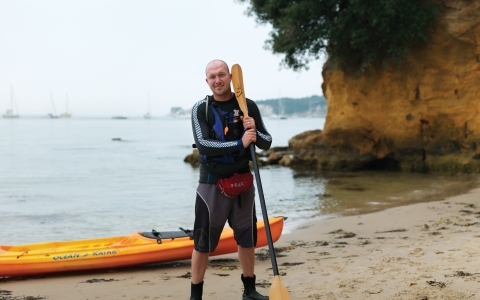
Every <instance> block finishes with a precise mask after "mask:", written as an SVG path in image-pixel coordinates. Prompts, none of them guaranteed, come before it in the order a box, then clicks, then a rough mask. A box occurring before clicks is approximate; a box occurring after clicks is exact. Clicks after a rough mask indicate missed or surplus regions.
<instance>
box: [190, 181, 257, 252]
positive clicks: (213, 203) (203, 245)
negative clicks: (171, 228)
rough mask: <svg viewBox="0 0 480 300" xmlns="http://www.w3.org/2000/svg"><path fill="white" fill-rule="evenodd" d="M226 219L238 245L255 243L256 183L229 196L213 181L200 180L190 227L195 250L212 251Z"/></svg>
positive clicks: (249, 246) (247, 245) (250, 245)
mask: <svg viewBox="0 0 480 300" xmlns="http://www.w3.org/2000/svg"><path fill="white" fill-rule="evenodd" d="M227 220H228V224H229V225H230V227H231V228H232V229H233V233H234V238H235V241H237V244H238V245H240V246H241V247H243V248H251V247H255V246H256V244H257V217H256V214H255V186H252V187H251V188H250V189H249V190H248V191H246V192H243V193H241V194H240V195H239V196H238V197H236V198H229V197H227V196H225V195H223V194H222V193H221V192H220V191H219V190H218V188H217V187H216V186H215V185H214V184H207V183H200V184H199V185H198V188H197V199H196V203H195V224H194V227H193V231H194V242H195V250H197V251H199V252H202V253H208V252H214V251H215V249H216V248H217V245H218V241H219V239H220V235H221V234H222V230H223V228H224V227H225V223H226V222H227Z"/></svg>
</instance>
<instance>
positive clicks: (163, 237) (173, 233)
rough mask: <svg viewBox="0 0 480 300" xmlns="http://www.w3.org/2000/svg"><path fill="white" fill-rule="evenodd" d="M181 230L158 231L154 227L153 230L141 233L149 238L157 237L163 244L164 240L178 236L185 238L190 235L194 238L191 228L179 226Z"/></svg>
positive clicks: (158, 241)
mask: <svg viewBox="0 0 480 300" xmlns="http://www.w3.org/2000/svg"><path fill="white" fill-rule="evenodd" d="M179 229H180V230H179V231H162V232H159V231H156V230H155V229H152V231H151V232H142V233H140V234H141V235H142V236H144V237H146V238H149V239H156V240H157V243H159V244H161V243H162V240H166V239H171V240H172V239H176V238H184V237H190V239H191V240H192V239H193V230H189V229H183V228H179Z"/></svg>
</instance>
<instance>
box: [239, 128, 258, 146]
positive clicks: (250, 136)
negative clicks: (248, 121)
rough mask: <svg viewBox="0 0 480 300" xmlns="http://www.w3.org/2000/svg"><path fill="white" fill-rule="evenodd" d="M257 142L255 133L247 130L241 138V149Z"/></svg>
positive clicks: (252, 130)
mask: <svg viewBox="0 0 480 300" xmlns="http://www.w3.org/2000/svg"><path fill="white" fill-rule="evenodd" d="M256 141H257V131H256V130H255V129H249V130H247V131H245V133H244V134H243V137H242V143H243V148H245V149H246V148H248V146H250V144H251V143H255V142H256Z"/></svg>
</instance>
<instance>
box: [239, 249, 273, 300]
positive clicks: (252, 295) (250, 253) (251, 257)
mask: <svg viewBox="0 0 480 300" xmlns="http://www.w3.org/2000/svg"><path fill="white" fill-rule="evenodd" d="M238 258H239V259H240V265H241V266H242V273H243V274H242V276H241V279H242V282H243V287H244V289H243V295H242V299H243V300H267V299H268V297H266V296H262V295H260V294H259V293H258V292H257V289H256V288H255V279H256V277H255V248H254V247H251V248H243V247H242V246H238Z"/></svg>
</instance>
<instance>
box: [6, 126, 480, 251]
mask: <svg viewBox="0 0 480 300" xmlns="http://www.w3.org/2000/svg"><path fill="white" fill-rule="evenodd" d="M264 122H265V125H266V126H267V128H268V130H269V132H270V133H271V134H272V136H273V146H286V145H287V143H288V139H289V138H291V137H292V136H294V135H295V134H298V133H301V132H304V131H306V130H311V129H322V128H323V125H324V122H325V119H322V118H311V119H308V118H299V119H287V120H280V119H265V120H264ZM118 139H120V140H118ZM192 143H193V136H192V133H191V125H190V120H189V119H175V118H170V117H160V118H154V119H150V120H145V119H126V120H114V119H110V118H103V119H102V118H96V119H93V118H71V119H45V118H33V117H32V118H21V119H13V120H11V119H0V228H1V231H0V244H2V245H13V244H27V243H35V242H45V241H63V240H74V239H86V238H96V237H110V236H117V235H127V234H129V233H130V232H134V231H150V230H152V229H155V230H157V231H161V230H162V231H166V230H177V229H178V228H179V227H184V228H192V227H193V218H194V202H195V190H196V186H197V181H198V170H197V169H194V168H192V167H191V166H190V164H187V163H184V162H183V159H184V157H185V156H186V155H188V154H190V153H191V152H192V147H191V145H192ZM260 174H261V180H262V184H263V190H264V194H265V199H266V202H267V208H268V213H269V215H270V216H278V215H282V216H287V217H289V219H288V220H287V222H286V224H285V232H289V230H291V228H293V226H295V225H296V224H298V223H300V222H302V221H304V220H305V219H311V218H327V217H332V216H336V215H348V214H359V213H365V212H371V211H376V210H380V209H384V208H386V207H391V206H396V205H404V204H408V203H413V202H419V201H431V200H439V199H442V198H444V197H447V196H450V195H456V194H461V193H465V192H466V191H468V190H469V189H470V188H472V187H474V186H476V184H477V183H478V178H477V177H475V176H448V175H422V174H410V173H409V174H401V173H388V172H355V173H332V172H330V173H318V172H310V171H294V170H292V169H290V168H284V167H278V166H271V167H264V168H262V169H261V170H260ZM257 201H258V199H257ZM257 203H258V202H257ZM257 216H258V218H259V219H261V218H262V214H261V211H260V205H259V204H258V205H257Z"/></svg>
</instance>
